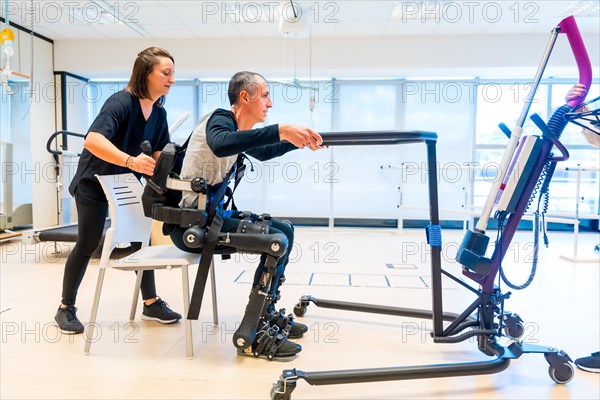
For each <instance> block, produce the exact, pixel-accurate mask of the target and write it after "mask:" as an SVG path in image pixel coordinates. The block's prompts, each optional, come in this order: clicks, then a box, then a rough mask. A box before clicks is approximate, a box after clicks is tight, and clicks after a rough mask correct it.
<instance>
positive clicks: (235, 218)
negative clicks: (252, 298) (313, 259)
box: [171, 211, 294, 312]
mask: <svg viewBox="0 0 600 400" xmlns="http://www.w3.org/2000/svg"><path fill="white" fill-rule="evenodd" d="M240 214H241V213H240V212H237V211H234V212H233V214H232V216H231V217H230V218H225V219H224V221H223V227H222V228H221V232H236V231H237V228H238V225H239V224H240V221H241V219H240V217H239V216H240ZM251 218H252V220H253V221H256V218H257V215H256V214H252V217H251ZM185 231H186V228H181V227H178V228H176V229H175V231H173V232H172V233H171V240H173V243H174V244H175V246H177V247H178V248H179V249H181V250H183V251H187V252H190V253H202V248H196V249H192V248H190V247H188V246H187V245H186V244H185V243H184V242H183V233H184V232H185ZM269 233H283V234H284V235H285V237H286V238H287V241H288V243H287V250H286V252H285V254H284V255H283V256H282V257H281V258H280V259H279V262H278V263H277V270H276V272H275V274H274V275H273V279H272V280H271V288H270V290H269V294H271V295H273V297H274V298H275V297H276V295H277V290H278V289H279V286H280V285H281V278H282V277H283V273H284V272H285V267H286V266H287V264H288V261H289V256H290V253H291V252H292V247H293V246H294V226H293V225H292V224H291V223H288V222H284V221H279V220H277V219H271V226H270V228H269ZM266 258H267V256H266V255H264V254H263V255H262V256H261V258H260V263H259V264H258V268H256V271H255V273H254V281H253V285H256V284H258V281H259V280H260V277H261V275H262V273H263V272H264V270H265V260H266ZM273 310H274V302H273V303H271V304H269V306H268V309H267V311H269V312H270V311H273Z"/></svg>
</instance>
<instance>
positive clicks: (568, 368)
mask: <svg viewBox="0 0 600 400" xmlns="http://www.w3.org/2000/svg"><path fill="white" fill-rule="evenodd" d="M548 374H549V375H550V378H551V379H552V380H553V381H554V382H556V383H560V384H561V385H564V384H565V383H569V382H571V379H573V376H575V369H574V368H573V366H572V365H571V363H569V362H565V363H562V364H561V365H560V366H559V367H558V368H555V367H554V366H553V365H550V366H549V367H548Z"/></svg>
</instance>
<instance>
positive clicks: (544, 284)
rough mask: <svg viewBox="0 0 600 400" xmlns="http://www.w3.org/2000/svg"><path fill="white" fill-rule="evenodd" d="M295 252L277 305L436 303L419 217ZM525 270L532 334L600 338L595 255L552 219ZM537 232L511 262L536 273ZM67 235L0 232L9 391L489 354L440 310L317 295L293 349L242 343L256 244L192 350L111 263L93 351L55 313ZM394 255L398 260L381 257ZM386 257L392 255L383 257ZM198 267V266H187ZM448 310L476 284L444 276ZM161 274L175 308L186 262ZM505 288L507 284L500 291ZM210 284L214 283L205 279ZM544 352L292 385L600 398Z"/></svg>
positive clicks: (195, 394)
mask: <svg viewBox="0 0 600 400" xmlns="http://www.w3.org/2000/svg"><path fill="white" fill-rule="evenodd" d="M296 232H297V248H296V250H295V252H294V253H293V254H292V261H291V263H290V265H289V266H288V272H287V278H288V280H287V282H286V284H285V285H284V286H283V298H282V300H281V302H280V305H281V306H283V307H287V308H288V310H290V311H291V308H292V307H293V306H294V304H295V302H296V301H297V300H298V298H299V297H300V296H301V295H304V294H311V295H313V296H315V297H321V298H327V299H337V300H348V301H354V302H367V303H374V304H383V305H391V306H401V307H407V308H418V309H428V308H430V307H431V292H430V290H429V288H428V284H429V279H430V275H431V274H430V270H429V268H430V267H429V257H428V254H427V247H426V245H425V244H424V243H423V241H424V234H423V232H422V231H421V230H418V231H410V230H405V231H403V232H397V231H390V230H375V229H333V230H329V229H324V228H323V229H321V228H302V227H299V228H297V230H296ZM443 234H444V252H443V255H444V263H443V265H444V268H446V269H447V270H448V271H450V272H453V273H456V274H457V275H458V276H460V268H459V266H458V265H457V264H456V262H454V261H453V259H454V256H455V253H456V248H457V246H458V243H460V241H461V240H462V236H463V233H462V232H460V231H444V233H443ZM550 240H551V243H550V248H549V249H545V248H542V249H541V254H540V265H539V267H538V272H537V276H536V278H535V280H534V281H533V283H532V285H531V286H530V287H529V288H528V289H526V290H523V291H513V295H512V297H511V298H510V299H509V300H507V302H506V308H507V309H508V310H511V311H513V312H517V313H518V314H519V315H520V316H521V317H522V318H523V320H524V321H525V328H526V332H525V341H526V342H529V343H538V344H543V345H548V346H553V347H556V348H559V349H562V350H564V351H565V352H567V353H568V354H569V355H570V356H571V358H573V359H575V358H578V357H581V356H587V355H589V354H590V353H592V352H595V351H598V350H600V296H599V292H600V291H599V289H600V273H599V268H600V266H599V263H598V262H595V263H572V262H569V261H565V260H563V259H561V258H560V256H561V255H569V256H570V255H572V253H573V236H572V234H569V233H556V232H550ZM598 241H599V237H598V234H597V233H595V234H589V233H588V234H585V235H582V236H580V240H579V247H578V248H579V254H578V256H579V257H582V258H593V257H596V258H597V254H596V255H595V254H594V253H593V246H594V244H596V243H598ZM531 242H532V234H531V233H530V232H520V233H519V234H518V235H517V237H516V239H515V241H514V242H513V246H511V249H510V253H509V254H508V255H507V257H506V261H505V266H506V271H507V274H508V275H509V277H510V278H512V279H513V280H515V281H522V280H523V279H525V278H526V276H527V270H528V264H527V261H528V260H529V258H530V256H531V249H532V247H531ZM69 249H70V247H69V245H65V244H60V245H59V250H61V252H60V253H59V254H54V250H55V249H54V245H53V244H50V243H43V244H38V245H35V246H24V245H21V244H20V243H19V242H18V241H12V242H6V243H2V244H0V253H1V254H0V255H1V258H2V266H1V268H0V285H1V286H0V288H1V292H0V302H1V304H0V311H1V314H0V320H1V324H2V340H1V343H0V345H1V351H0V361H1V364H0V373H1V382H0V398H2V399H13V398H27V399H81V398H94V399H96V398H97V399H163V398H177V399H183V398H196V399H267V398H268V397H269V390H270V388H271V385H272V384H273V383H274V382H275V381H276V380H277V379H278V377H279V375H280V374H281V372H282V371H283V370H284V369H291V368H297V369H300V370H303V371H318V370H330V369H353V368H371V367H386V366H409V365H424V364H444V363H461V362H469V361H477V360H481V361H484V360H488V359H489V358H488V357H486V356H484V355H483V354H481V353H480V352H479V351H478V350H477V344H476V342H475V341H473V340H469V341H466V342H462V343H458V344H435V343H433V342H432V340H431V338H430V336H429V332H430V331H431V329H432V325H431V321H428V320H413V319H409V318H399V317H390V316H379V315H373V314H357V313H351V312H345V311H336V310H330V309H323V308H318V307H316V306H314V305H312V306H310V307H309V309H308V313H307V315H306V316H305V317H304V318H301V319H299V320H301V321H302V322H304V323H305V324H307V325H308V326H309V327H310V330H309V332H308V334H307V335H306V336H305V337H304V338H302V339H300V340H299V343H301V344H302V346H303V351H302V352H301V353H300V355H299V357H297V358H296V360H294V361H292V362H288V363H281V362H268V361H265V360H262V359H252V358H246V357H238V356H236V352H235V348H234V347H233V344H232V342H231V337H232V334H233V332H234V331H235V327H236V323H237V321H239V320H240V319H241V316H242V313H243V310H244V308H245V305H246V302H247V298H248V293H249V290H250V284H249V282H250V279H251V276H252V271H253V270H254V267H255V265H256V262H255V261H256V259H255V258H252V257H250V256H246V257H242V256H236V257H234V258H232V259H231V260H229V261H226V262H221V261H219V262H218V263H217V277H218V292H219V301H220V302H219V312H220V324H219V326H218V330H214V329H213V325H212V323H211V321H212V316H211V307H210V301H209V300H208V297H207V300H205V307H204V309H203V311H202V312H201V315H200V319H199V320H198V321H194V323H193V330H194V351H195V357H194V358H193V359H187V358H186V356H185V340H184V331H183V325H182V324H181V323H178V324H174V325H168V326H163V325H160V324H158V323H154V322H146V321H142V320H141V319H140V318H139V312H141V305H140V310H139V311H138V316H137V318H136V320H135V322H134V324H128V320H127V316H128V309H129V302H130V297H131V290H132V286H133V283H134V275H133V274H132V273H126V272H120V271H109V272H108V273H107V276H106V279H105V290H104V292H103V294H102V301H101V307H100V311H99V316H98V322H99V332H100V335H99V336H98V339H97V342H96V343H94V344H93V346H92V349H91V350H92V352H91V354H90V355H89V356H85V355H84V353H83V346H84V343H83V337H82V336H81V335H77V336H67V335H61V334H60V332H59V331H57V329H56V327H55V326H54V325H53V317H54V313H55V310H56V307H57V306H58V303H59V300H60V291H61V282H62V272H63V266H64V262H65V259H66V256H67V255H68V253H69ZM387 264H391V265H387ZM390 267H392V268H390ZM97 273H98V265H97V261H95V262H93V263H92V264H90V267H89V269H88V272H87V275H86V277H85V279H84V281H83V284H82V286H81V288H80V291H79V297H78V303H77V306H78V308H79V312H78V315H79V317H80V319H81V320H82V322H84V323H85V322H86V321H87V320H88V318H89V313H90V308H91V301H92V297H93V292H94V287H95V284H96V277H97ZM194 275H195V268H194V273H193V274H192V277H193V276H194ZM444 284H445V288H444V291H443V296H444V309H445V310H446V311H451V312H462V310H463V309H464V307H466V305H468V304H469V303H470V302H471V301H472V300H473V299H474V297H473V294H472V293H470V292H469V291H467V290H465V289H463V288H461V287H460V286H458V285H457V284H456V283H453V282H450V281H448V280H445V281H444ZM157 286H158V292H159V295H161V296H162V297H163V298H164V299H165V300H166V301H168V302H169V304H170V305H171V306H172V308H174V309H176V310H179V311H181V310H182V296H181V283H180V274H179V272H178V271H159V272H158V273H157ZM506 290H507V289H506V287H505V291H506ZM207 292H208V290H207ZM547 370H548V364H547V362H546V361H545V360H544V357H543V356H542V355H536V354H533V355H524V356H523V357H521V358H519V359H517V360H514V361H513V362H512V363H511V365H510V366H509V368H508V369H507V370H505V371H503V372H501V373H498V374H495V375H484V376H466V377H456V378H441V379H426V380H405V381H395V382H380V383H361V384H350V385H331V386H310V385H308V384H307V383H306V382H304V381H299V383H298V386H297V388H296V390H295V391H294V393H293V395H292V398H293V399H375V398H377V399H399V398H411V399H412V398H431V399H454V398H461V399H465V398H473V399H495V398H499V399H517V398H520V399H559V398H560V399H562V398H565V399H598V398H600V374H593V373H586V372H583V371H580V370H577V371H576V373H575V377H574V379H573V380H572V381H571V382H570V383H568V384H566V385H557V384H555V383H554V382H553V381H552V380H551V379H550V378H549V376H548V373H547Z"/></svg>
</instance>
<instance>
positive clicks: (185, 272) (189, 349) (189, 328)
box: [181, 265, 194, 359]
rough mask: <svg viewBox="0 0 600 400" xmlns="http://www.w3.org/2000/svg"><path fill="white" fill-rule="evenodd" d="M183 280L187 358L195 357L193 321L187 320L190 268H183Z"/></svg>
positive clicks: (185, 266)
mask: <svg viewBox="0 0 600 400" xmlns="http://www.w3.org/2000/svg"><path fill="white" fill-rule="evenodd" d="M181 280H182V284H183V315H184V318H183V325H184V327H185V353H186V355H187V358H190V359H191V358H193V357H194V345H193V342H192V321H190V320H189V319H187V315H188V311H189V309H190V280H189V275H188V266H187V265H183V266H182V267H181Z"/></svg>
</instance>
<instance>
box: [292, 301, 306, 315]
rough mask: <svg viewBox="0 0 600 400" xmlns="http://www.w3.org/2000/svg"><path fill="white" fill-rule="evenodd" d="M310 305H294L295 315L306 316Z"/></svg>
mask: <svg viewBox="0 0 600 400" xmlns="http://www.w3.org/2000/svg"><path fill="white" fill-rule="evenodd" d="M307 308H308V307H307V306H305V305H303V304H302V303H298V304H296V305H295V306H294V315H295V316H296V317H304V316H305V315H306V309H307Z"/></svg>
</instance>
